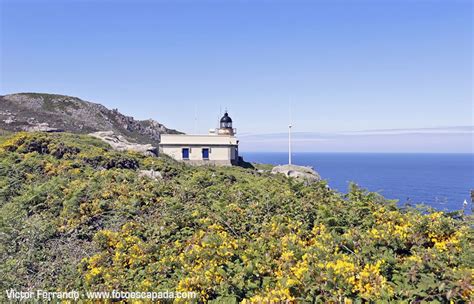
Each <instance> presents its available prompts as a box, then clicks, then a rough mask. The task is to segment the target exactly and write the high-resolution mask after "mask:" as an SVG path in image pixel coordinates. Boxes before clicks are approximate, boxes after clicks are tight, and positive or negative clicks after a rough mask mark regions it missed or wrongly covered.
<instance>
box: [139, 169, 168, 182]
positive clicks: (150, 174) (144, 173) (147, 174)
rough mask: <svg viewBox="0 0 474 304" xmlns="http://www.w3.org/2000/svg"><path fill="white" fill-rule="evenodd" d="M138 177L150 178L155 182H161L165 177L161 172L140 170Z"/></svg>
mask: <svg viewBox="0 0 474 304" xmlns="http://www.w3.org/2000/svg"><path fill="white" fill-rule="evenodd" d="M138 176H141V177H148V178H151V179H154V180H159V179H162V178H163V175H162V174H161V172H160V171H155V170H139V171H138Z"/></svg>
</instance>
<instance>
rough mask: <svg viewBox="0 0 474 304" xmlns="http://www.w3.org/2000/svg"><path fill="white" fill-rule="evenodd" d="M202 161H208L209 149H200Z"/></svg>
mask: <svg viewBox="0 0 474 304" xmlns="http://www.w3.org/2000/svg"><path fill="white" fill-rule="evenodd" d="M202 159H209V148H202Z"/></svg>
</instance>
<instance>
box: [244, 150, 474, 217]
mask: <svg viewBox="0 0 474 304" xmlns="http://www.w3.org/2000/svg"><path fill="white" fill-rule="evenodd" d="M242 154H243V157H244V159H245V160H246V161H250V162H257V163H267V164H274V165H278V164H285V163H288V155H287V154H286V153H245V152H244V153H242ZM293 163H294V164H297V165H304V166H311V167H313V168H314V169H315V170H316V171H317V172H318V173H319V174H320V175H321V177H322V178H323V179H326V180H327V181H328V182H329V186H330V187H331V188H333V189H337V190H339V191H341V192H347V189H348V185H349V182H351V181H353V182H355V183H357V184H358V185H360V186H362V187H364V188H366V189H368V190H370V191H376V192H379V193H380V194H382V195H383V196H385V197H386V198H390V199H397V200H398V203H399V205H404V204H405V203H411V204H418V203H424V204H426V205H430V206H432V207H434V208H436V209H438V210H448V211H453V210H459V209H462V208H463V202H464V200H467V201H468V203H469V205H468V207H467V209H468V210H466V211H467V212H469V211H470V210H469V209H471V206H472V204H471V198H470V189H474V154H401V153H400V154H389V153H380V154H378V153H294V154H293Z"/></svg>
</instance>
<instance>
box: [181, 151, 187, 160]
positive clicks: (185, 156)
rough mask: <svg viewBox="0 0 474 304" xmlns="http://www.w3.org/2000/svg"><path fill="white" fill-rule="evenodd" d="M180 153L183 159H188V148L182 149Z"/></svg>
mask: <svg viewBox="0 0 474 304" xmlns="http://www.w3.org/2000/svg"><path fill="white" fill-rule="evenodd" d="M181 153H182V156H183V159H189V148H183V149H182V150H181Z"/></svg>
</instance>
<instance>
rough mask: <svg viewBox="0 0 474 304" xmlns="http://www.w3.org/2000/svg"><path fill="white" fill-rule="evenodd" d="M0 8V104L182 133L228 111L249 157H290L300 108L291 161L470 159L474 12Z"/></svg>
mask: <svg viewBox="0 0 474 304" xmlns="http://www.w3.org/2000/svg"><path fill="white" fill-rule="evenodd" d="M0 3H1V5H0V10H1V22H0V26H1V28H0V34H1V36H0V39H1V40H0V43H1V47H0V52H1V53H0V60H1V61H0V94H2V95H3V94H10V93H16V92H45V93H57V94H65V95H71V96H77V97H80V98H82V99H84V100H89V101H93V102H97V103H101V104H104V105H105V106H107V107H109V108H118V109H119V111H121V112H122V113H124V114H127V115H131V116H134V117H135V118H138V119H147V118H153V119H155V120H157V121H159V122H161V123H163V124H165V125H166V126H168V127H171V128H175V129H178V130H181V131H184V132H187V133H203V132H207V130H208V129H209V128H213V127H215V126H216V124H217V119H218V118H219V115H220V113H222V112H223V111H224V110H225V109H227V110H228V111H229V115H230V116H231V117H232V118H233V120H234V127H236V128H237V131H238V134H239V138H240V140H241V143H242V145H243V147H245V149H246V150H259V151H260V150H275V151H280V150H284V149H286V146H287V145H286V143H285V142H284V138H286V137H285V132H286V131H287V126H288V121H289V112H290V108H291V120H292V124H293V131H294V132H295V134H296V136H295V140H296V142H295V148H296V150H301V151H337V152H377V151H386V150H388V151H392V150H393V151H397V152H398V151H399V152H414V151H416V152H472V151H473V128H470V127H472V126H473V125H474V122H473V111H474V106H473V99H472V97H473V96H472V87H473V76H472V71H473V62H472V51H473V50H472V38H473V36H472V34H473V32H472V29H473V26H472V13H473V5H472V2H471V1H457V0H453V1H440V0H438V1H429V0H423V1H409V0H398V1H390V0H380V1H357V0H353V1H341V0H339V1H338V0H336V1H257V0H256V1H230V0H228V1H217V0H216V1H210V0H208V1H120V0H119V1H105V0H103V1H102V0H97V1H91V0H89V1H79V0H72V1H43V0H36V1H24V0H0ZM453 128H454V129H453ZM459 128H460V129H462V128H464V129H463V130H465V129H466V128H467V130H468V132H464V131H462V132H458V130H459ZM421 129H423V130H425V129H427V130H429V132H412V131H409V130H421ZM371 130H388V131H384V133H383V134H382V133H379V134H376V135H374V134H372V135H361V133H358V132H362V131H371ZM390 130H405V131H396V132H395V133H396V134H394V133H393V132H392V131H390ZM406 130H408V131H406ZM443 130H448V131H449V132H448V134H445V133H446V132H445V131H443ZM440 132H441V133H443V134H442V136H441V134H440ZM341 134H343V135H341ZM428 134H429V135H428ZM438 134H439V136H438ZM318 136H319V137H318ZM321 136H322V137H324V138H325V139H326V140H322V139H321V138H320V137H321ZM276 137H279V138H281V140H280V141H276V140H275V141H274V142H271V144H270V143H269V141H268V140H271V139H272V138H273V139H275V138H276ZM329 137H330V138H333V140H327V138H329ZM298 138H299V139H300V141H299V142H298ZM308 138H311V140H308ZM316 138H319V140H315V139H316ZM349 138H351V140H348V139H349ZM349 142H352V144H348V143H349ZM388 142H390V143H391V144H390V145H389V144H387V143H388ZM362 143H363V144H362Z"/></svg>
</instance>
